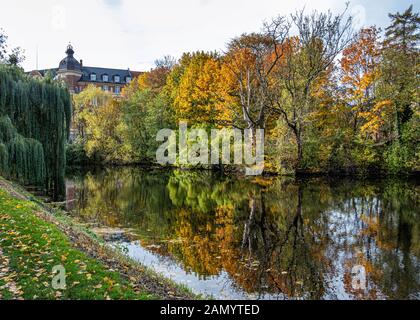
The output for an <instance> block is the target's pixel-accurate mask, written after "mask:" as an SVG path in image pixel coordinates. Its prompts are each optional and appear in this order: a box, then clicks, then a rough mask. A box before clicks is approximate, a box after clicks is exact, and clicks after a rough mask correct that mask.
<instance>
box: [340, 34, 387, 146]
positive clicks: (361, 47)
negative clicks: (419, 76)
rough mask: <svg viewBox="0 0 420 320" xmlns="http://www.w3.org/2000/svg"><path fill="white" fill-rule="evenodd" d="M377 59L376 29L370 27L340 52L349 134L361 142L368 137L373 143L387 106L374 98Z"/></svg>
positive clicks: (378, 54)
mask: <svg viewBox="0 0 420 320" xmlns="http://www.w3.org/2000/svg"><path fill="white" fill-rule="evenodd" d="M380 59H381V49H380V43H379V30H378V29H377V28H375V27H371V28H365V29H362V30H360V31H359V33H358V34H357V37H356V38H355V40H354V41H353V42H352V43H351V44H350V45H349V46H348V47H346V48H345V49H344V51H343V58H342V59H341V61H340V64H341V83H342V88H343V90H342V92H343V97H342V98H343V102H344V103H345V104H346V106H347V109H348V110H349V113H350V117H351V126H352V129H353V135H354V136H356V135H358V134H359V135H360V136H361V137H362V139H366V138H369V137H371V138H373V139H374V141H375V142H376V141H378V139H379V133H380V130H381V129H382V127H383V125H384V122H385V120H386V112H387V111H388V110H387V107H389V104H390V103H389V101H378V99H377V98H376V86H377V81H378V78H379V77H380V70H379V67H380ZM339 92H340V91H339Z"/></svg>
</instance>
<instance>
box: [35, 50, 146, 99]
mask: <svg viewBox="0 0 420 320" xmlns="http://www.w3.org/2000/svg"><path fill="white" fill-rule="evenodd" d="M66 54H67V56H66V57H65V58H64V59H63V60H61V61H60V65H59V67H58V68H55V69H46V70H34V71H32V72H30V74H31V75H32V76H35V77H44V76H45V75H46V74H47V73H48V72H50V73H51V74H52V76H53V77H54V78H57V79H63V80H64V81H65V82H66V83H67V85H68V86H69V90H70V92H72V93H79V92H81V91H83V89H85V88H86V87H87V86H88V85H89V84H93V85H95V86H97V87H100V88H102V90H104V91H109V92H111V93H112V94H114V95H119V94H120V93H121V89H122V88H123V87H124V86H126V85H127V84H128V83H130V81H131V80H132V79H133V78H135V77H137V76H138V75H139V74H140V72H136V71H130V69H127V70H123V69H109V68H98V67H86V66H84V65H83V61H82V60H80V61H77V60H76V59H75V58H74V56H73V55H74V50H73V47H72V46H71V44H69V45H68V46H67V50H66Z"/></svg>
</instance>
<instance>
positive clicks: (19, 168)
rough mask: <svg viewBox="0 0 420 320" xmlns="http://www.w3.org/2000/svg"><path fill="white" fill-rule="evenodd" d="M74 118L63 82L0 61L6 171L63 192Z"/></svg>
mask: <svg viewBox="0 0 420 320" xmlns="http://www.w3.org/2000/svg"><path fill="white" fill-rule="evenodd" d="M70 120H71V103H70V95H69V93H68V91H67V90H66V88H64V87H63V86H62V85H61V84H60V83H56V82H53V81H51V80H48V79H47V80H45V81H40V80H36V79H33V78H30V77H28V76H26V75H24V74H23V73H22V71H21V70H20V69H19V68H17V67H13V66H5V65H0V142H1V143H3V144H4V145H5V146H6V148H7V152H8V158H9V159H8V166H7V168H6V169H7V170H6V169H3V174H4V175H6V176H8V177H11V178H15V179H17V180H19V181H20V182H22V183H29V184H36V185H39V186H44V187H45V188H46V189H47V190H48V191H50V192H51V193H52V195H53V196H54V197H59V196H60V195H63V194H64V171H65V149H64V148H65V142H66V140H67V137H68V135H69V130H70ZM4 155H5V153H4V152H3V157H4Z"/></svg>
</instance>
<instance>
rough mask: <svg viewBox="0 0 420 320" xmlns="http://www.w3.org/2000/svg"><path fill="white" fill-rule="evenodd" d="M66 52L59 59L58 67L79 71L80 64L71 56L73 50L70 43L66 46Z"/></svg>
mask: <svg viewBox="0 0 420 320" xmlns="http://www.w3.org/2000/svg"><path fill="white" fill-rule="evenodd" d="M66 54H67V56H66V57H65V58H64V59H63V60H61V61H60V65H59V67H58V68H59V69H60V70H71V71H81V69H82V65H81V64H80V62H79V61H77V60H76V59H75V58H74V57H73V54H74V50H73V47H72V45H71V44H69V45H68V46H67V50H66Z"/></svg>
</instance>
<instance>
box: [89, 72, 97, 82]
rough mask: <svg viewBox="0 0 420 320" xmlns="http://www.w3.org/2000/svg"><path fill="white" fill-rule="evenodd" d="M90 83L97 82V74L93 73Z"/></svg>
mask: <svg viewBox="0 0 420 320" xmlns="http://www.w3.org/2000/svg"><path fill="white" fill-rule="evenodd" d="M90 81H96V74H94V73H92V74H91V75H90Z"/></svg>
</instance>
